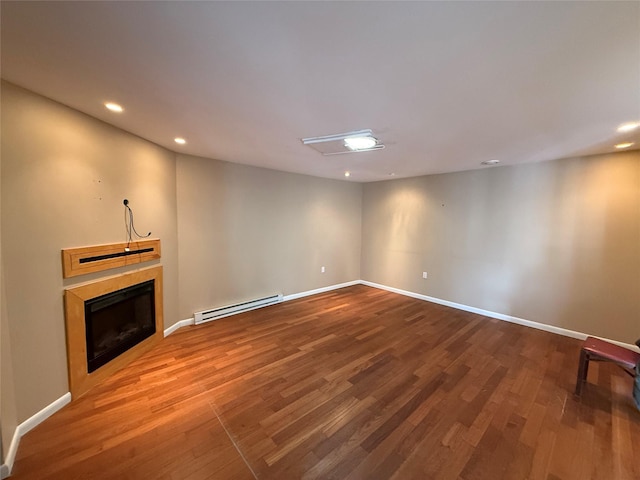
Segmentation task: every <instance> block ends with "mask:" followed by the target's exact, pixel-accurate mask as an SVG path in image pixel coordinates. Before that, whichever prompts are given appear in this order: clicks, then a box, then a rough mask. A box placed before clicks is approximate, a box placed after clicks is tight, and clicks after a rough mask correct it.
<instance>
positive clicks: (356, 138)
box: [301, 129, 384, 155]
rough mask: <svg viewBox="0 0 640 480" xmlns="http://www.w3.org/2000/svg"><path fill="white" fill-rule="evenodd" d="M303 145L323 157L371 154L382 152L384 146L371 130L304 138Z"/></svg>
mask: <svg viewBox="0 0 640 480" xmlns="http://www.w3.org/2000/svg"><path fill="white" fill-rule="evenodd" d="M301 141H302V143H303V144H305V145H307V146H309V147H311V148H313V149H314V150H316V151H318V152H320V153H321V154H322V155H339V154H342V153H355V152H369V151H371V150H382V149H383V148H384V144H383V143H382V142H381V141H380V140H379V139H378V138H376V137H375V136H374V135H373V132H372V131H371V130H370V129H366V130H356V131H353V132H347V133H337V134H335V135H325V136H322V137H309V138H302V139H301Z"/></svg>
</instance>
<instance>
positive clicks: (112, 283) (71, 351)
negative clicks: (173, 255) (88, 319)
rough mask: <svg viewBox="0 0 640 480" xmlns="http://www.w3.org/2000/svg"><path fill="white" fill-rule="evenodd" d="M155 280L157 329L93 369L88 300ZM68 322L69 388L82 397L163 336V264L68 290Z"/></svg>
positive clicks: (76, 396) (73, 396) (75, 396)
mask: <svg viewBox="0 0 640 480" xmlns="http://www.w3.org/2000/svg"><path fill="white" fill-rule="evenodd" d="M148 280H154V297H155V313H156V319H155V324H156V333H155V334H153V335H152V336H151V337H149V338H147V339H145V340H143V341H142V342H140V343H138V344H137V345H135V346H134V347H132V348H130V349H129V350H127V351H126V352H124V353H123V354H121V355H119V356H118V357H116V358H115V359H113V360H111V361H110V362H109V363H107V364H106V365H103V366H102V367H100V368H98V369H97V370H96V371H94V372H92V373H89V372H88V368H87V346H86V328H85V319H84V302H85V300H90V299H92V298H95V297H99V296H100V295H105V294H107V293H111V292H115V291H117V290H121V289H123V288H127V287H130V286H133V285H137V284H139V283H142V282H146V281H148ZM64 299H65V307H64V308H65V322H66V327H67V360H68V365H69V389H70V390H71V396H72V398H74V399H75V398H78V397H79V396H81V395H82V394H83V393H85V392H86V391H87V390H89V389H90V388H91V387H93V386H94V385H96V384H97V383H99V382H101V381H103V380H104V379H106V378H107V377H109V376H110V375H112V374H113V373H115V372H116V371H118V370H119V369H121V368H122V367H124V366H125V365H127V364H129V363H131V361H133V360H135V359H136V358H138V357H139V356H140V355H142V354H143V353H144V352H146V351H147V350H149V349H150V348H151V347H153V346H154V345H156V344H157V343H158V342H159V341H160V340H161V339H162V338H163V327H164V322H163V308H162V305H163V302H162V266H157V267H152V268H146V269H143V270H137V271H135V272H129V273H125V274H122V275H118V276H115V277H109V278H104V279H101V280H98V281H96V282H92V283H88V284H85V285H81V286H78V287H73V288H68V289H66V290H65V292H64Z"/></svg>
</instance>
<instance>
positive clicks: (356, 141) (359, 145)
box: [344, 137, 378, 150]
mask: <svg viewBox="0 0 640 480" xmlns="http://www.w3.org/2000/svg"><path fill="white" fill-rule="evenodd" d="M377 143H378V141H377V140H376V139H375V138H373V137H349V138H345V139H344V146H345V147H347V148H349V149H351V150H370V149H372V148H373V147H375V146H376V144H377Z"/></svg>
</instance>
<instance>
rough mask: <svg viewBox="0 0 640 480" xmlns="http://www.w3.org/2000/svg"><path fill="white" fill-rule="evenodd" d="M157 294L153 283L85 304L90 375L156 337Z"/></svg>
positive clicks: (87, 301)
mask: <svg viewBox="0 0 640 480" xmlns="http://www.w3.org/2000/svg"><path fill="white" fill-rule="evenodd" d="M154 291H155V289H154V280H149V281H147V282H144V283H140V284H137V285H133V286H131V287H127V288H124V289H122V290H117V291H115V292H111V293H108V294H106V295H102V296H100V297H96V298H92V299H90V300H86V301H85V302H84V310H85V315H84V317H85V323H86V334H87V337H86V340H87V368H88V371H89V373H91V372H93V371H95V370H96V369H98V368H100V367H101V366H103V365H105V364H106V363H108V362H109V361H111V360H113V359H114V358H116V357H117V356H118V355H121V354H122V353H124V352H126V351H127V350H129V349H130V348H131V347H133V346H134V345H137V344H138V343H140V342H142V341H143V340H144V339H145V338H148V337H150V336H152V335H153V334H154V333H155V331H156V322H155V316H156V315H155V313H156V312H155V298H154Z"/></svg>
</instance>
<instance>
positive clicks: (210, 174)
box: [177, 155, 362, 318]
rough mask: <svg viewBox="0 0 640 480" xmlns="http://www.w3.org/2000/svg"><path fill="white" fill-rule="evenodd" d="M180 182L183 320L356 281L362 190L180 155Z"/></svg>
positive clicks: (339, 182)
mask: <svg viewBox="0 0 640 480" xmlns="http://www.w3.org/2000/svg"><path fill="white" fill-rule="evenodd" d="M177 179H178V180H177V191H178V238H179V243H180V257H179V258H180V260H179V265H180V280H179V285H180V286H179V292H180V293H179V297H180V315H181V317H182V318H188V317H190V316H192V315H193V313H194V311H198V310H203V309H207V308H210V307H215V306H223V305H227V304H230V303H233V302H236V301H240V300H247V299H253V298H257V297H259V296H262V295H269V294H273V293H283V294H285V295H288V294H292V293H298V292H302V291H307V290H312V289H316V288H320V287H325V286H328V285H333V284H338V283H343V282H347V281H351V280H358V279H359V278H360V234H361V225H360V218H361V211H362V207H361V199H362V186H361V185H359V184H354V183H349V182H344V181H336V180H326V179H321V178H315V177H309V176H304V175H296V174H291V173H283V172H277V171H273V170H266V169H262V168H256V167H249V166H243V165H236V164H232V163H226V162H219V161H214V160H209V159H203V158H197V157H191V156H186V155H178V161H177ZM321 266H325V267H326V273H324V274H322V273H320V268H321Z"/></svg>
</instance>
